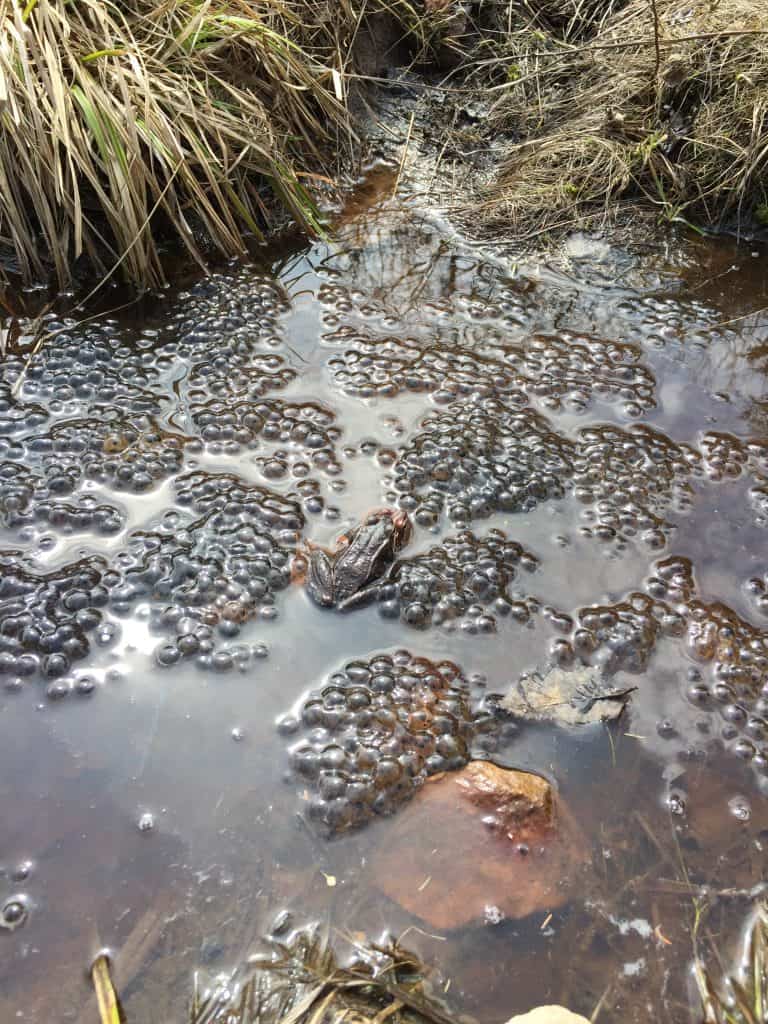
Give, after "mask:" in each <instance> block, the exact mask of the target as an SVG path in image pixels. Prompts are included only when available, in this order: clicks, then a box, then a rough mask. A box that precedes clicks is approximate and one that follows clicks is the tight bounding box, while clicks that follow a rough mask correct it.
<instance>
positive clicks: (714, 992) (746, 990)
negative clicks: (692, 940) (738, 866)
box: [694, 903, 768, 1024]
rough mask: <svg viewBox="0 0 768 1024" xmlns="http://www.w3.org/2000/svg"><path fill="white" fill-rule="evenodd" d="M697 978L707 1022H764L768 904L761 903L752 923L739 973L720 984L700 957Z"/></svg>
mask: <svg viewBox="0 0 768 1024" xmlns="http://www.w3.org/2000/svg"><path fill="white" fill-rule="evenodd" d="M694 978H695V981H696V986H697V988H698V992H699V995H700V997H701V1003H702V1007H703V1010H704V1022H705V1024H763V1021H765V1020H766V1019H768V906H767V905H766V904H764V903H761V904H759V905H758V907H757V909H756V911H755V913H754V915H753V917H752V919H751V921H750V923H749V927H748V928H747V932H746V937H745V942H744V956H743V960H742V963H741V965H740V967H739V971H738V976H737V977H728V978H725V979H724V981H723V983H722V985H718V984H717V983H716V982H715V981H713V979H712V976H711V974H710V973H709V971H708V969H707V967H706V965H705V964H704V962H703V961H702V960H701V958H699V957H697V958H696V960H695V962H694Z"/></svg>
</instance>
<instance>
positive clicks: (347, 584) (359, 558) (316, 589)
mask: <svg viewBox="0 0 768 1024" xmlns="http://www.w3.org/2000/svg"><path fill="white" fill-rule="evenodd" d="M412 532H413V527H412V524H411V520H410V518H409V516H408V513H407V512H404V511H402V510H399V509H388V508H385V509H377V510H376V511H374V512H370V513H369V514H368V515H367V516H366V517H365V519H363V521H362V522H361V523H360V525H359V526H356V527H355V528H354V529H353V530H351V531H349V532H348V533H345V534H342V536H341V537H339V538H338V540H337V541H336V545H335V547H334V549H333V550H332V551H329V550H327V549H326V548H323V547H320V546H319V545H317V544H313V543H312V542H311V541H306V542H305V544H304V547H303V550H302V552H301V553H302V555H303V557H304V559H305V560H306V568H305V570H304V573H303V582H304V584H305V586H306V588H307V593H308V594H309V596H310V597H311V598H312V600H313V601H314V602H315V603H316V604H319V605H321V606H322V607H323V608H338V609H340V610H341V611H346V610H347V609H349V608H352V607H354V606H356V605H359V604H362V603H364V602H365V601H368V600H370V599H372V598H373V597H375V596H376V594H377V593H378V590H379V587H380V586H381V585H382V584H383V583H384V581H385V580H387V579H389V578H390V577H391V574H392V572H393V571H394V569H395V566H396V561H395V560H396V558H397V555H398V554H399V552H400V551H401V550H402V549H403V548H404V547H405V546H406V544H407V543H408V542H409V540H410V539H411V534H412Z"/></svg>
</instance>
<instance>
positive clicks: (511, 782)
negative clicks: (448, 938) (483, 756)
mask: <svg viewBox="0 0 768 1024" xmlns="http://www.w3.org/2000/svg"><path fill="white" fill-rule="evenodd" d="M587 860H588V853H587V847H586V842H585V840H584V837H583V834H582V833H581V830H580V829H579V827H578V826H577V825H576V823H575V821H574V820H573V818H572V817H571V815H570V813H569V812H568V810H567V808H566V807H565V806H564V805H563V804H562V803H561V802H560V801H559V800H558V798H557V796H556V794H555V793H554V792H553V790H552V787H551V786H550V785H549V783H548V782H546V780H545V779H542V778H541V777H540V776H538V775H533V774H532V773H530V772H518V771H510V770H508V769H504V768H498V767H496V766H495V765H492V764H490V763H488V762H486V761H473V762H472V763H471V764H469V765H467V767H466V768H464V769H462V770H461V771H459V772H450V773H446V774H444V775H439V776H435V777H434V778H433V779H430V780H429V781H428V782H426V783H425V785H424V786H423V787H422V789H421V790H420V791H419V792H418V793H417V795H416V797H415V798H414V799H413V800H412V801H411V803H410V804H409V805H408V806H407V807H406V808H405V809H404V810H403V811H402V812H401V813H400V814H399V815H398V817H397V819H396V821H395V822H394V824H393V826H392V828H391V829H390V830H389V832H388V835H387V837H386V839H385V840H384V842H383V844H382V845H381V846H380V847H379V849H378V851H377V853H376V855H375V856H374V859H373V870H374V874H375V880H376V883H377V885H378V887H379V888H380V889H381V891H382V892H384V893H385V894H386V895H387V896H388V897H389V898H390V899H392V900H394V901H395V902H397V903H399V904H400V906H401V907H403V908H404V909H405V910H406V911H408V912H409V913H410V914H413V915H415V916H416V917H419V918H421V920H422V921H424V922H425V923H426V924H428V925H429V926H430V927H431V928H435V929H440V930H450V929H452V928H459V927H461V926H463V925H466V924H469V923H470V922H473V921H475V922H477V921H480V922H482V921H486V922H488V923H497V922H498V921H500V920H502V919H503V918H520V917H526V916H527V915H528V914H533V913H535V912H539V913H542V915H545V914H547V913H549V911H551V910H554V909H555V908H556V907H558V906H560V905H561V904H563V903H564V902H565V901H566V899H567V898H568V893H569V890H570V886H571V884H572V882H573V881H574V880H575V878H576V877H577V876H578V875H579V874H580V872H581V871H582V870H583V867H584V864H585V862H586V861H587Z"/></svg>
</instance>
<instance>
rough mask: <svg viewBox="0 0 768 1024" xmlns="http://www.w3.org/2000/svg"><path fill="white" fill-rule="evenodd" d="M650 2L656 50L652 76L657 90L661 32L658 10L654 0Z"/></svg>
mask: <svg viewBox="0 0 768 1024" xmlns="http://www.w3.org/2000/svg"><path fill="white" fill-rule="evenodd" d="M650 3H651V13H652V14H653V45H654V48H655V50H656V70H655V72H654V76H655V78H656V89H657V91H658V87H659V72H660V70H661V47H660V45H659V36H660V34H661V33H660V29H659V10H658V8H657V7H656V0H650Z"/></svg>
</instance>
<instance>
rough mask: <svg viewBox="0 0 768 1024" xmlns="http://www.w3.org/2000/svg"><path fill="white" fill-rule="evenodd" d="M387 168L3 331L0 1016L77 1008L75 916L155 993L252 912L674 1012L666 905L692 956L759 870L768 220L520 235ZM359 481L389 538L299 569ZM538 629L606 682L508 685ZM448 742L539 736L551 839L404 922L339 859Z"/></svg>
mask: <svg viewBox="0 0 768 1024" xmlns="http://www.w3.org/2000/svg"><path fill="white" fill-rule="evenodd" d="M380 177H381V174H380V172H379V177H378V178H376V179H375V180H379V178H380ZM383 180H384V183H385V185H386V187H385V188H384V189H382V190H381V191H375V190H374V191H373V192H371V190H370V189H369V190H368V194H367V198H366V201H365V202H364V203H359V204H358V208H357V209H354V208H352V207H351V208H350V211H348V215H347V216H346V218H343V219H342V222H341V226H340V228H339V231H338V236H337V238H336V239H335V240H334V241H333V242H328V243H317V244H315V245H313V246H310V247H306V248H298V249H297V248H294V249H291V248H290V247H289V248H287V249H285V250H283V251H280V250H279V249H276V250H275V251H274V252H271V253H270V252H265V253H263V254H262V256H261V257H260V259H261V262H260V263H254V264H253V265H251V264H248V265H242V264H240V265H232V266H230V267H227V268H225V269H223V270H220V271H219V272H218V273H216V274H213V275H212V276H210V277H208V278H205V279H201V280H194V279H191V280H190V281H189V282H188V283H187V284H186V285H185V286H179V287H176V288H174V289H169V290H168V291H167V292H165V293H163V294H160V295H157V296H153V297H149V298H146V299H144V300H143V301H142V302H141V303H139V304H134V305H133V306H130V307H128V308H126V309H123V310H122V311H120V312H119V313H109V312H105V313H104V315H102V316H100V317H97V318H95V319H91V320H89V321H88V322H86V323H83V324H78V322H77V320H76V318H75V316H74V315H73V314H69V315H65V314H63V313H61V312H58V313H50V314H47V315H46V320H45V328H46V330H47V331H49V332H51V334H52V337H51V338H50V340H49V341H47V342H46V343H45V344H44V345H42V346H41V347H39V350H38V347H37V346H36V344H35V338H34V337H32V335H25V334H24V333H22V335H21V337H20V338H18V339H17V341H16V342H15V344H14V346H13V348H12V349H11V351H9V352H8V353H6V355H5V358H4V359H3V360H2V363H1V364H0V680H1V681H2V692H1V694H0V702H1V706H2V714H3V721H4V726H5V728H4V737H5V738H4V742H3V745H2V749H0V778H2V780H3V781H2V783H0V788H1V789H2V794H3V807H4V812H5V813H4V820H5V823H6V827H5V829H4V835H3V838H2V842H1V843H0V883H1V884H0V943H2V944H3V946H4V953H5V955H4V956H3V959H2V967H1V968H0V979H2V981H1V984H0V988H2V995H0V1016H2V1019H6V1018H7V1019H9V1020H11V1019H16V1018H18V1019H22V1020H26V1021H31V1022H37V1021H43V1020H46V1021H47V1020H50V1019H56V1020H62V1021H66V1020H78V1019H80V1014H81V1012H82V1011H83V1007H85V1006H86V1005H87V1001H88V998H89V993H88V987H87V983H86V977H85V974H84V968H85V967H86V966H87V964H88V962H89V959H90V957H92V956H93V955H94V954H95V952H96V951H97V950H98V949H100V948H102V947H105V946H106V947H110V948H112V949H113V950H114V951H115V955H116V965H117V971H118V982H119V984H120V987H121V990H122V992H123V996H124V1003H125V1006H126V1010H127V1011H128V1015H129V1020H137V1021H140V1020H148V1019H154V1017H153V1015H154V1016H156V1015H157V1013H158V1012H162V1014H163V1016H164V1019H168V1020H179V1021H183V1020H184V1019H185V1013H186V1009H185V1007H186V1000H187V998H188V995H189V992H190V978H191V974H192V972H193V970H195V969H197V968H199V969H201V970H203V971H209V972H213V973H221V972H222V971H226V970H227V969H228V968H230V967H233V966H234V965H235V964H236V963H237V962H238V961H239V960H240V959H241V958H242V957H243V956H244V955H246V954H247V952H248V950H249V944H250V943H251V942H252V940H253V939H254V937H255V936H256V935H258V934H260V933H263V932H265V931H267V930H269V928H270V926H271V923H273V922H274V921H275V919H276V918H275V915H278V919H280V920H284V919H285V920H287V918H285V917H284V912H285V911H286V910H288V911H290V913H291V914H292V915H293V916H292V918H291V920H292V921H293V922H295V923H296V924H301V923H303V922H305V921H308V920H314V919H321V920H329V921H330V923H331V925H332V928H333V929H334V934H336V935H337V936H338V941H339V944H340V946H341V947H342V948H343V946H344V943H345V941H348V939H349V936H350V935H365V936H369V937H371V938H377V937H378V936H380V935H381V934H382V933H383V932H389V933H391V934H393V935H398V934H402V933H404V932H405V931H406V930H408V931H409V941H410V944H411V945H412V946H415V947H416V948H417V949H418V951H419V952H420V953H421V954H422V955H423V956H424V957H425V958H426V959H427V960H430V961H432V962H435V963H438V964H439V967H440V972H441V977H442V978H443V979H444V981H445V985H447V986H448V987H447V988H445V987H444V989H443V995H444V996H446V997H447V998H449V1002H450V1003H451V1005H452V1007H453V1008H454V1010H455V1012H457V1013H470V1014H472V1015H475V1016H477V1017H478V1018H480V1019H483V1020H486V1021H489V1022H494V1021H499V1022H500V1021H503V1020H505V1019H507V1018H508V1017H509V1016H511V1014H512V1012H514V1011H518V1010H525V1009H527V1008H528V1007H530V1006H531V1005H533V1004H536V1003H542V1002H562V1003H568V1004H569V1005H571V1006H572V1008H573V1009H574V1010H578V1011H580V1012H582V1013H585V1014H587V1015H589V1014H591V1013H592V1011H593V1010H594V1008H595V1006H596V1005H597V1004H598V1002H599V1001H600V1000H601V999H602V1000H603V1002H602V1009H601V1017H600V1018H599V1019H604V1020H607V1021H619V1020H621V1021H622V1022H625V1021H638V1022H640V1021H645V1020H648V1019H650V1018H653V1019H659V1020H661V1019H664V1020H671V1021H681V1022H682V1021H687V1020H689V1019H690V1012H691V1011H690V1004H689V998H690V992H689V986H688V965H689V963H690V960H691V957H692V955H693V946H692V938H691V925H692V921H693V919H694V914H695V902H696V901H698V902H699V903H700V904H701V903H703V902H706V903H707V905H708V907H709V912H708V917H707V922H708V924H707V926H708V929H709V935H710V936H711V937H712V939H713V942H714V943H715V944H716V945H717V947H718V948H719V949H720V950H721V952H722V954H723V956H724V957H727V956H728V954H729V952H730V951H731V950H732V949H734V948H735V947H734V943H735V941H736V938H737V936H738V931H739V928H740V926H741V922H742V917H743V914H744V913H745V911H746V910H747V908H748V907H749V905H750V898H751V897H752V896H753V895H754V894H755V893H758V892H760V891H762V889H761V887H764V886H765V884H766V866H765V865H766V863H767V861H766V845H767V844H768V805H767V804H766V801H767V800H768V631H766V629H765V616H766V614H768V596H767V595H768V564H766V561H765V557H764V554H765V550H766V549H765V529H766V526H768V434H766V424H768V418H767V417H766V408H768V397H767V396H768V387H766V378H765V369H766V366H765V340H766V336H767V332H768V319H767V318H766V316H765V314H764V312H763V313H761V312H759V311H760V310H762V309H764V307H765V306H766V305H767V304H768V303H766V289H767V288H768V285H766V279H765V275H764V271H763V266H764V258H765V254H764V253H763V252H762V251H761V250H755V249H753V248H752V247H750V246H744V247H742V246H736V245H735V244H733V243H730V242H725V241H719V242H716V241H704V240H702V239H684V238H675V239H671V238H660V239H659V240H658V241H657V242H653V243H643V244H640V242H638V241H637V240H633V239H628V240H627V243H626V245H624V246H620V245H618V244H615V243H609V242H606V241H604V240H600V239H589V238H582V237H578V236H577V237H574V238H573V239H571V240H569V242H568V244H567V245H566V246H565V247H564V248H563V249H562V250H561V251H560V252H559V253H558V254H550V255H549V256H547V257H546V258H544V257H543V258H542V260H541V261H540V262H539V263H538V264H536V263H533V262H531V261H530V260H529V261H527V262H525V263H520V264H517V263H515V262H514V261H512V260H511V259H510V258H508V257H507V256H501V255H499V254H494V253H493V252H482V251H479V250H477V249H475V248H474V247H472V246H471V245H469V244H468V243H466V242H464V241H463V240H462V239H461V238H460V237H457V236H456V235H455V233H452V232H451V231H450V230H449V228H448V227H447V226H446V225H445V224H443V223H442V222H441V220H440V219H439V218H438V217H436V216H435V215H432V214H429V215H428V214H427V213H425V212H424V211H423V210H421V209H420V208H419V205H418V201H417V200H416V199H413V198H410V197H409V196H408V195H407V194H405V195H401V196H398V197H395V198H393V197H392V196H391V182H389V180H388V179H387V177H386V175H384V176H383ZM755 311H757V312H755ZM380 508H392V509H400V510H402V511H403V512H405V513H407V514H408V515H409V517H410V519H411V521H412V523H413V536H412V537H411V538H409V542H408V543H407V544H406V545H405V546H404V547H403V549H402V550H399V551H398V552H397V553H396V558H395V560H394V565H393V566H392V568H391V571H388V572H387V573H385V574H382V576H381V579H380V581H379V582H380V585H378V586H377V587H376V589H375V592H374V593H372V594H371V597H370V600H369V602H368V603H365V604H361V605H360V606H354V607H351V608H349V609H347V610H345V611H339V610H337V609H335V608H322V607H318V606H317V605H316V604H314V603H313V602H312V601H311V600H310V598H309V595H308V594H307V593H306V592H305V590H304V588H303V586H302V585H301V583H300V582H299V581H298V579H297V573H296V571H295V560H296V555H297V552H299V551H300V550H302V549H303V546H304V545H305V543H306V542H307V541H309V542H312V543H314V544H317V545H322V546H325V547H327V548H332V547H333V544H334V541H335V539H336V538H337V537H338V536H339V534H340V532H341V531H347V530H349V529H350V528H353V527H354V526H355V525H356V524H358V523H359V522H360V521H361V520H362V519H363V518H364V517H365V515H366V514H367V513H369V512H370V511H371V510H373V509H380ZM552 666H559V667H560V668H564V669H569V668H571V667H574V668H580V667H584V666H592V667H594V668H595V669H599V670H600V672H601V674H602V677H603V678H605V679H607V680H608V681H609V684H610V688H611V689H612V690H613V691H616V692H619V691H622V692H623V691H625V690H627V691H629V690H631V697H630V699H629V702H628V705H627V708H626V710H625V712H624V714H623V715H622V716H621V717H620V718H619V720H618V721H617V722H615V723H610V724H594V725H578V726H565V725H562V724H558V723H557V722H556V721H541V722H534V721H524V720H520V719H516V718H515V717H514V716H513V715H510V714H507V713H505V712H504V709H503V698H504V696H505V695H506V694H507V693H508V692H509V691H510V689H511V688H512V687H513V686H514V685H515V684H517V683H518V681H519V680H520V679H521V678H522V677H524V676H525V675H526V673H531V672H534V671H538V672H542V673H544V672H546V670H547V669H548V668H550V667H552ZM472 759H491V760H493V761H494V762H495V763H496V764H498V765H500V766H504V767H519V768H525V769H528V770H531V771H534V772H536V773H538V774H540V775H543V776H544V777H545V778H546V779H547V780H548V781H549V782H550V783H551V784H552V785H553V786H554V787H555V789H556V790H557V792H558V799H559V800H560V801H561V802H562V804H563V806H567V807H568V813H569V815H571V816H572V817H573V819H574V821H576V822H578V827H579V830H580V831H579V834H580V835H581V834H583V836H584V842H585V843H586V844H587V846H588V849H589V857H588V864H587V865H586V866H585V863H584V856H583V851H581V849H580V854H579V857H578V858H575V860H574V864H573V865H572V871H573V877H571V878H568V877H565V876H566V875H567V874H568V873H569V871H570V870H571V869H569V867H568V860H567V858H565V859H562V860H558V868H557V870H558V871H559V872H561V873H563V875H564V877H563V878H562V879H561V880H560V881H561V882H562V889H563V891H567V892H568V893H569V895H568V898H567V900H566V901H565V902H564V904H563V905H558V906H556V907H553V908H552V912H551V913H548V912H547V908H545V907H542V910H541V913H538V912H537V913H533V914H529V915H528V916H527V917H525V918H522V919H521V918H515V917H505V916H504V915H503V914H502V915H501V916H499V915H494V914H493V913H490V912H489V915H488V916H487V919H485V920H479V921H475V922H472V923H470V924H466V923H465V924H463V925H462V926H461V927H457V928H455V929H447V930H446V931H445V934H436V933H433V932H430V930H429V929H428V928H426V927H424V922H423V921H422V920H421V919H419V918H418V916H416V915H414V914H411V913H409V912H408V911H407V910H406V909H405V908H404V907H403V906H400V905H399V904H398V902H397V901H396V899H394V898H390V897H389V896H387V895H385V893H384V891H383V890H382V888H381V886H380V885H379V884H378V883H377V880H376V877H375V874H374V872H373V871H372V868H371V865H372V864H373V863H374V862H377V863H378V864H379V870H381V863H382V858H381V856H378V858H377V851H381V850H384V849H388V848H389V850H390V851H391V849H392V835H394V833H393V832H392V831H391V829H393V828H394V827H395V826H396V824H397V820H398V815H402V814H403V813H404V808H405V806H406V805H408V804H410V805H411V806H412V807H413V806H414V805H413V803H412V800H413V797H414V795H415V794H416V793H417V791H418V790H419V789H420V788H421V787H422V785H423V784H424V783H425V780H426V779H428V778H430V777H433V776H435V775H439V774H440V773H442V772H448V773H450V772H453V771H456V770H458V769H460V768H462V767H463V766H465V765H466V764H467V763H468V762H469V761H471V760H472ZM408 836H409V840H408V841H409V843H417V842H423V844H424V850H423V851H421V853H422V854H423V855H424V857H427V859H428V853H429V851H428V849H427V847H428V844H429V843H430V842H431V841H432V839H431V837H430V835H429V834H427V833H426V831H425V834H424V836H423V837H421V838H420V837H419V833H418V829H416V830H414V829H413V828H410V829H409V831H408ZM478 851H479V852H478ZM481 855H482V837H480V838H479V839H478V841H477V842H474V843H473V844H472V853H471V857H472V858H476V857H478V856H481ZM389 856H390V859H391V857H392V856H393V855H392V854H391V852H390V854H389ZM455 856H456V858H460V857H461V850H460V849H457V850H456V852H455ZM394 859H395V861H396V859H397V858H396V851H395V854H394ZM422 859H423V858H422ZM416 860H417V861H418V857H417V858H416ZM419 862H420V861H419ZM576 862H578V863H576ZM395 869H396V864H395V866H393V868H392V870H393V871H394V870H395ZM466 870H467V872H471V871H472V864H471V860H470V862H469V863H467V865H466ZM455 875H458V876H459V877H460V875H461V872H458V873H456V872H455V871H454V872H453V874H452V876H451V877H454V876H455ZM489 878H491V876H490V875H489ZM331 880H332V881H331ZM488 886H489V892H488V906H489V907H490V908H493V907H495V906H497V904H500V903H503V901H501V900H500V899H499V898H498V894H495V893H494V892H493V891H492V889H493V883H492V881H489V882H488ZM459 890H460V887H458V888H457V891H456V892H455V893H454V897H455V899H456V900H457V901H458V902H460V901H461V899H462V893H461V891H459ZM512 903H514V901H512ZM448 993H450V994H449V996H448Z"/></svg>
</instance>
